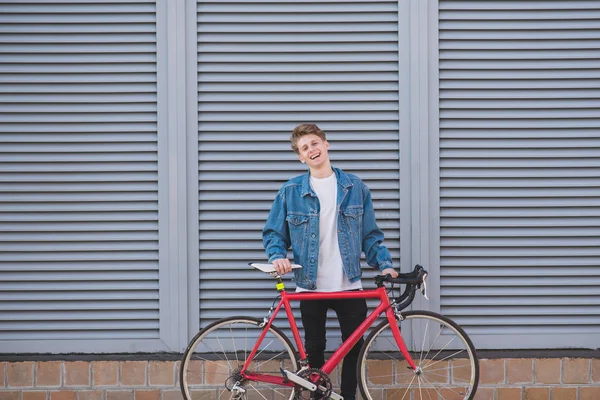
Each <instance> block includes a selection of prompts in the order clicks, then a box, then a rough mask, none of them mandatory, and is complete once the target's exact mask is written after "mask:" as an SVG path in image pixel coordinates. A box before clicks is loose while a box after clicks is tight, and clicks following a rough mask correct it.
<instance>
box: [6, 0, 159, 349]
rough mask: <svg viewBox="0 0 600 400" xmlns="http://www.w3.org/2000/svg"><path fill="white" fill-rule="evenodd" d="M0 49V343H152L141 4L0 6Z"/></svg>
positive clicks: (151, 26)
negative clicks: (145, 340) (143, 341)
mask: <svg viewBox="0 0 600 400" xmlns="http://www.w3.org/2000/svg"><path fill="white" fill-rule="evenodd" d="M0 37H1V40H0V41H1V43H2V44H1V45H0V119H1V122H2V124H1V125H0V143H1V144H0V227H1V228H0V238H1V240H0V288H1V290H0V304H1V311H0V341H14V340H17V341H18V340H23V341H27V342H26V344H25V342H23V343H24V344H23V346H21V347H18V346H20V344H19V343H21V342H17V344H16V346H17V347H14V346H13V345H11V346H12V347H11V349H15V348H22V349H23V351H36V350H35V349H39V350H37V351H42V350H43V351H52V352H56V351H76V349H80V348H83V349H85V350H84V351H98V350H105V351H110V350H113V351H114V350H115V349H116V348H117V347H114V346H116V345H117V344H118V343H124V342H125V341H126V340H128V339H131V340H133V341H134V342H135V343H140V342H139V340H143V339H157V338H158V335H159V318H158V311H159V306H158V200H157V199H158V185H157V129H156V112H157V105H156V86H157V85H156V6H155V4H154V1H128V2H126V3H123V2H120V1H93V2H91V1H88V2H72V1H64V2H60V1H35V2H32V1H13V2H7V1H2V2H1V3H0ZM48 339H56V341H54V342H53V343H54V344H53V345H52V347H51V348H49V347H48V344H47V342H45V345H44V344H43V342H41V341H42V340H46V341H47V340H48ZM59 339H65V341H64V343H66V345H65V346H62V345H61V343H63V342H60V340H59ZM76 339H95V340H90V341H89V343H87V344H86V345H85V346H83V347H82V346H79V347H78V345H77V343H78V342H77V340H76ZM102 339H108V341H106V342H104V341H102ZM112 339H119V341H115V342H110V340H112ZM36 340H40V342H39V343H42V346H41V347H40V346H38V347H36V343H38V342H36ZM106 343H109V344H107V345H105V344H106ZM110 343H113V344H112V345H111V344H110ZM2 346H3V347H2V348H3V351H8V349H9V348H8V347H7V345H6V344H3V345H2ZM61 346H62V347H61ZM111 346H112V347H111ZM141 347H142V346H137V345H136V346H134V347H128V349H140V348H141ZM120 349H121V350H124V349H125V348H121V347H120Z"/></svg>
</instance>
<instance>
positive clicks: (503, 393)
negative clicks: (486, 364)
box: [497, 387, 523, 400]
mask: <svg viewBox="0 0 600 400" xmlns="http://www.w3.org/2000/svg"><path fill="white" fill-rule="evenodd" d="M497 390H498V400H521V398H522V397H523V394H522V392H523V390H522V389H521V388H520V387H516V388H515V387H511V388H508V387H499V388H498V389H497Z"/></svg>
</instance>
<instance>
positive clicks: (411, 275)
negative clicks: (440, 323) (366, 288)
mask: <svg viewBox="0 0 600 400" xmlns="http://www.w3.org/2000/svg"><path fill="white" fill-rule="evenodd" d="M426 279H427V271H426V270H425V269H424V268H423V266H421V265H415V269H413V270H412V271H411V272H407V273H404V274H398V277H396V278H392V276H391V275H390V274H387V275H377V276H375V285H377V287H381V286H383V285H384V282H388V283H391V284H403V285H406V289H404V292H403V293H402V294H401V295H400V296H398V297H397V298H396V299H395V300H396V302H397V303H398V310H402V309H404V308H406V307H408V305H409V304H410V303H412V301H413V299H414V298H415V292H416V290H417V289H419V290H420V291H421V293H422V294H423V296H425V298H426V299H427V300H429V297H427V281H426Z"/></svg>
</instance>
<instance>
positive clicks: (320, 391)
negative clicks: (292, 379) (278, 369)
mask: <svg viewBox="0 0 600 400" xmlns="http://www.w3.org/2000/svg"><path fill="white" fill-rule="evenodd" d="M297 375H298V376H299V377H300V378H302V379H306V380H307V381H310V382H312V383H314V384H315V385H317V390H316V391H314V392H311V391H310V390H308V389H305V388H303V387H301V386H298V385H296V386H295V388H294V400H326V399H329V395H331V390H332V388H333V385H332V384H331V379H329V376H328V375H327V374H326V373H325V372H323V371H321V370H320V369H318V368H309V369H305V370H304V371H300V372H298V374H297Z"/></svg>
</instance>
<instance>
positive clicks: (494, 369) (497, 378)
mask: <svg viewBox="0 0 600 400" xmlns="http://www.w3.org/2000/svg"><path fill="white" fill-rule="evenodd" d="M479 372H480V373H479V382H480V384H498V383H504V360H480V361H479Z"/></svg>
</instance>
